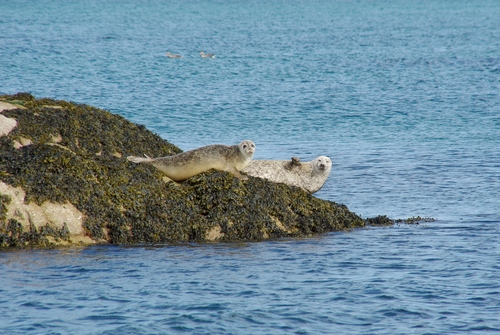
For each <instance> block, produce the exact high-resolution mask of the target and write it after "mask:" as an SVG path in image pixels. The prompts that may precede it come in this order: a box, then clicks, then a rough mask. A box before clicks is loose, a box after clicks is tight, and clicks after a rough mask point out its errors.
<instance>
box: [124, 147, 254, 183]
mask: <svg viewBox="0 0 500 335" xmlns="http://www.w3.org/2000/svg"><path fill="white" fill-rule="evenodd" d="M254 152H255V144H254V143H253V142H252V141H250V140H245V141H242V142H241V143H240V144H238V145H233V146H227V145H222V144H212V145H207V146H205V147H201V148H197V149H193V150H190V151H186V152H183V153H180V154H177V155H173V156H166V157H158V158H151V157H148V156H146V157H136V156H128V157H127V159H128V160H129V161H131V162H134V163H145V164H151V165H153V166H154V167H155V168H157V169H158V170H160V171H161V172H163V173H164V174H165V175H167V177H169V178H170V179H172V180H174V181H182V180H186V179H188V178H190V177H192V176H195V175H197V174H200V173H202V172H205V171H208V170H210V169H216V170H221V171H227V172H230V173H231V174H233V175H234V176H236V177H238V178H240V179H243V180H246V179H248V177H247V176H244V175H242V174H241V173H240V172H239V171H240V170H242V169H244V168H245V167H246V166H247V165H248V164H249V163H250V162H251V161H252V158H253V154H254Z"/></svg>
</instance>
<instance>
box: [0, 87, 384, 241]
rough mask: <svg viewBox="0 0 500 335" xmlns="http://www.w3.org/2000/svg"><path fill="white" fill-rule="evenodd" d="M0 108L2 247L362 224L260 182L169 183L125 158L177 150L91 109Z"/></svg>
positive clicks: (226, 177) (293, 232)
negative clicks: (0, 110)
mask: <svg viewBox="0 0 500 335" xmlns="http://www.w3.org/2000/svg"><path fill="white" fill-rule="evenodd" d="M0 104H1V105H0V109H3V111H2V112H0V117H1V119H0V125H1V126H0V129H1V130H0V131H1V133H0V245H1V246H3V247H24V246H51V245H68V244H69V245H71V244H92V243H114V244H122V243H166V242H183V241H200V242H201V241H242V240H244V241H252V240H262V239H269V238H278V237H302V236H310V235H312V234H318V233H325V232H330V231H338V230H347V229H351V228H357V227H363V226H364V225H365V221H364V220H363V219H362V218H361V217H359V216H358V215H356V214H354V213H352V212H350V211H349V210H348V209H347V207H345V206H344V205H339V204H336V203H334V202H331V201H326V200H321V199H318V198H315V197H314V196H312V195H310V194H308V193H307V192H305V191H303V190H301V189H299V188H295V187H288V186H286V185H283V184H275V183H272V182H269V181H266V180H263V179H260V178H254V177H249V180H245V181H242V180H239V179H237V178H234V177H233V176H232V175H231V174H229V173H226V172H222V171H215V170H211V171H208V172H206V173H203V174H200V175H197V176H194V177H192V178H189V179H188V180H186V181H184V182H181V183H175V182H172V181H170V180H168V179H167V178H165V177H164V176H163V175H162V174H161V173H160V172H159V171H158V170H156V169H155V168H154V167H151V166H147V165H141V164H133V163H130V162H128V161H127V160H126V158H125V157H127V156H128V155H141V154H147V155H149V156H153V157H157V156H166V155H169V154H175V153H179V152H181V150H180V149H179V148H177V147H176V146H175V145H173V144H171V143H169V142H167V141H165V140H163V139H162V138H160V137H159V136H158V135H156V134H154V133H152V132H150V131H148V130H147V129H146V128H145V127H144V126H140V125H137V124H133V123H131V122H129V121H127V120H125V119H124V118H123V117H121V116H118V115H114V114H111V113H109V112H107V111H104V110H100V109H98V108H95V107H91V106H87V105H80V104H74V103H70V102H66V101H56V100H52V99H35V98H34V97H33V96H31V95H30V94H26V93H19V94H16V95H9V96H1V97H0ZM207 144H208V143H207ZM389 221H390V220H389Z"/></svg>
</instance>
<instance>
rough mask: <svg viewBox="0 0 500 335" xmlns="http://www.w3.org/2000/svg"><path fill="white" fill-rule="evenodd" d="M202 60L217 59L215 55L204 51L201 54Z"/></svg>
mask: <svg viewBox="0 0 500 335" xmlns="http://www.w3.org/2000/svg"><path fill="white" fill-rule="evenodd" d="M200 56H201V58H215V55H214V54H206V53H204V52H203V51H201V52H200Z"/></svg>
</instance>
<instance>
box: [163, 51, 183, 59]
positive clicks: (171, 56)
mask: <svg viewBox="0 0 500 335" xmlns="http://www.w3.org/2000/svg"><path fill="white" fill-rule="evenodd" d="M166 56H167V57H168V58H182V55H178V54H171V53H170V52H167V54H166Z"/></svg>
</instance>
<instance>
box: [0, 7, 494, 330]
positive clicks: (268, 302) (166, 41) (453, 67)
mask: <svg viewBox="0 0 500 335" xmlns="http://www.w3.org/2000/svg"><path fill="white" fill-rule="evenodd" d="M499 18H500V2H499V1H497V0H481V1H468V0H422V1H408V0H287V1H284V0H246V1H244V0H171V1H166V0H120V1H118V0H82V1H67V0H39V1H33V0H2V1H0V94H14V93H18V92H30V93H31V94H33V95H34V96H35V97H37V98H43V97H48V98H53V99H57V100H68V101H73V102H76V103H83V104H88V105H92V106H96V107H99V108H102V109H105V110H108V111H110V112H112V113H115V114H119V115H122V116H123V117H125V118H127V119H128V120H130V121H132V122H134V123H137V124H141V125H144V126H146V128H148V129H149V130H151V131H153V132H155V133H157V134H159V135H160V136H161V137H163V138H164V139H166V140H168V141H169V142H171V143H173V144H175V145H177V146H178V147H180V148H181V149H182V150H190V149H193V148H196V147H200V146H204V145H208V144H215V143H219V144H227V145H233V144H236V143H239V142H240V141H241V140H244V139H251V140H253V141H254V142H255V143H256V148H257V149H256V153H255V157H254V159H280V160H288V159H290V158H291V157H299V158H300V159H301V160H302V161H310V160H312V159H314V158H315V157H317V156H320V155H326V156H328V157H330V158H331V159H332V161H333V167H332V172H331V174H330V176H329V178H328V180H327V182H326V184H325V185H324V187H323V189H321V190H320V191H319V192H318V193H316V194H315V196H317V197H318V198H321V199H325V200H330V201H334V202H337V203H341V204H345V205H346V206H347V207H348V208H349V209H350V210H351V211H353V212H355V213H357V214H358V215H360V216H362V217H363V218H368V217H374V216H377V215H387V216H388V217H390V218H392V219H406V218H410V217H416V216H421V217H423V218H433V219H435V221H423V222H420V223H419V224H411V225H409V224H396V225H394V226H391V227H385V228H381V227H370V228H364V229H356V230H352V231H349V232H332V233H329V234H323V235H318V236H313V237H310V238H301V239H276V240H269V241H258V242H245V243H242V242H239V243H182V244H166V245H113V246H102V245H101V246H89V247H71V248H56V249H50V250H32V249H25V250H2V251H0V334H96V335H97V334H120V335H121V334H125V335H126V334H499V333H500V19H499ZM202 51H203V52H205V53H214V54H215V58H202V57H201V56H200V52H202ZM166 52H171V53H174V54H180V55H182V56H183V57H182V58H168V57H166ZM138 154H140V153H138Z"/></svg>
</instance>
